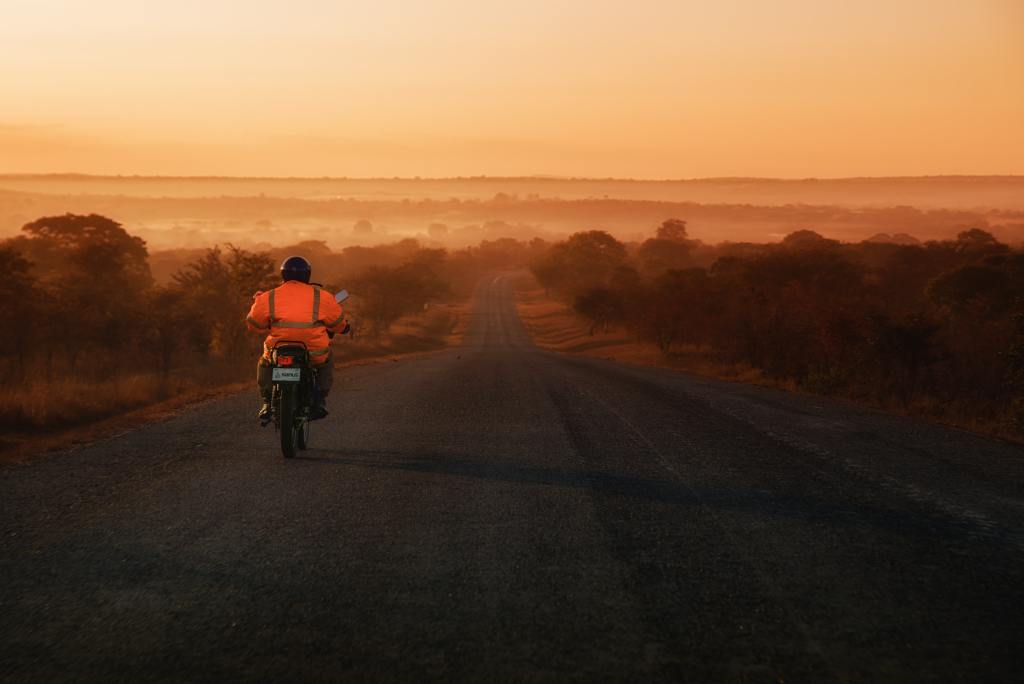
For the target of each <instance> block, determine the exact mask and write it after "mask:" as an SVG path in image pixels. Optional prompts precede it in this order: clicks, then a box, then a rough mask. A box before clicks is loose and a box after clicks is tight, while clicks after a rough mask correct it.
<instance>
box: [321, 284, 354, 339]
mask: <svg viewBox="0 0 1024 684" xmlns="http://www.w3.org/2000/svg"><path fill="white" fill-rule="evenodd" d="M324 294H325V295H326V296H325V297H321V299H320V319H319V320H320V322H321V323H323V324H324V326H326V327H327V331H328V332H331V333H337V332H341V331H342V330H343V329H344V328H345V324H346V323H348V321H347V320H346V319H345V312H344V310H343V309H342V308H341V304H339V303H338V302H337V301H335V299H334V297H333V296H331V295H330V294H328V293H326V292H325V293H324Z"/></svg>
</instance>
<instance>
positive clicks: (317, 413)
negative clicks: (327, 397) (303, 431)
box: [309, 404, 327, 420]
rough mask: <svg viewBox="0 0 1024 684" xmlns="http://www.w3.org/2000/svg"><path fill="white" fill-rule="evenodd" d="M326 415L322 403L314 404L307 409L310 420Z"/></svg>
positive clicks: (325, 408) (325, 409)
mask: <svg viewBox="0 0 1024 684" xmlns="http://www.w3.org/2000/svg"><path fill="white" fill-rule="evenodd" d="M326 417H327V407H326V406H324V405H323V404H314V405H313V406H312V407H310V409H309V419H310V420H320V419H322V418H326Z"/></svg>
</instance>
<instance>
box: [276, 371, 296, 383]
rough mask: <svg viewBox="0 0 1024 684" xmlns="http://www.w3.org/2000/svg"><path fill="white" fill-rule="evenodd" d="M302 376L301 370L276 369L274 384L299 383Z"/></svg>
mask: <svg viewBox="0 0 1024 684" xmlns="http://www.w3.org/2000/svg"><path fill="white" fill-rule="evenodd" d="M301 375H302V369H301V368H275V369H274V382H298V381H299V378H300V377H301Z"/></svg>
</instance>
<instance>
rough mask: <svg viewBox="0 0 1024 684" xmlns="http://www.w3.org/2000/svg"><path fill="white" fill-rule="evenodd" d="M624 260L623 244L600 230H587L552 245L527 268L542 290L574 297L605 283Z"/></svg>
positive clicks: (624, 250)
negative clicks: (542, 287)
mask: <svg viewBox="0 0 1024 684" xmlns="http://www.w3.org/2000/svg"><path fill="white" fill-rule="evenodd" d="M625 261H626V247H625V245H623V244H622V243H621V242H619V241H618V240H616V239H615V238H614V237H612V236H611V235H609V234H608V233H606V232H604V231H600V230H590V231H586V232H582V233H574V234H573V235H571V236H569V239H568V240H566V241H565V242H559V243H557V244H555V245H553V246H552V247H551V249H549V250H548V252H547V253H546V254H545V255H544V256H543V257H542V258H541V259H540V260H539V261H538V262H536V263H535V264H534V265H533V266H532V268H531V270H532V271H533V273H534V275H535V276H536V278H537V280H538V281H539V282H540V284H541V285H543V286H544V288H545V289H547V290H554V291H556V292H558V293H559V294H562V295H566V296H570V297H574V296H575V295H577V294H581V293H583V292H586V291H587V290H591V289H593V288H596V287H605V286H607V285H608V283H609V281H610V279H611V277H612V275H613V274H614V273H615V272H616V271H617V270H618V269H619V268H621V267H622V266H623V265H624V264H625Z"/></svg>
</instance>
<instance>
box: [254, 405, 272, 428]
mask: <svg viewBox="0 0 1024 684" xmlns="http://www.w3.org/2000/svg"><path fill="white" fill-rule="evenodd" d="M258 418H259V419H260V425H262V426H263V427H266V426H267V425H269V424H270V421H272V420H273V419H274V409H273V407H272V406H271V405H270V402H269V401H264V402H263V406H260V412H259V415H258Z"/></svg>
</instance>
